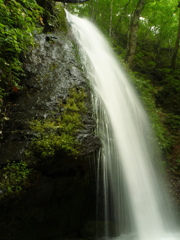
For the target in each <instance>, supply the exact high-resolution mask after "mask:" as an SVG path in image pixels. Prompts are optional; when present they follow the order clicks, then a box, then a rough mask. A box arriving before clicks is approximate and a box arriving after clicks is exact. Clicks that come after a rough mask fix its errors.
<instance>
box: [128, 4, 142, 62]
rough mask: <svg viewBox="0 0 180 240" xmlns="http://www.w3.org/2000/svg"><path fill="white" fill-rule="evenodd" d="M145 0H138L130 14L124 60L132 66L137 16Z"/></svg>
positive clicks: (135, 42) (138, 16)
mask: <svg viewBox="0 0 180 240" xmlns="http://www.w3.org/2000/svg"><path fill="white" fill-rule="evenodd" d="M145 1H146V0H139V1H138V3H137V6H136V8H135V10H134V12H133V14H132V18H131V23H130V28H129V37H128V44H127V54H126V62H127V63H128V64H129V66H130V67H131V66H132V63H133V60H134V56H135V52H136V45H137V33H138V28H139V18H140V16H141V13H142V11H143V8H144V5H145Z"/></svg>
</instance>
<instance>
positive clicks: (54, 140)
mask: <svg viewBox="0 0 180 240" xmlns="http://www.w3.org/2000/svg"><path fill="white" fill-rule="evenodd" d="M85 98H86V94H85V93H84V90H83V89H75V88H73V89H71V90H70V91H69V94H68V98H67V99H66V103H64V104H63V103H60V107H61V108H63V114H62V115H61V116H60V117H58V118H57V117H56V118H49V119H46V120H43V121H42V120H34V121H32V122H31V123H30V126H31V129H32V130H33V131H35V132H36V133H37V136H36V138H35V139H34V140H33V141H32V146H31V154H32V153H33V154H34V155H37V156H39V157H40V158H47V157H53V156H54V155H55V154H57V153H59V152H65V153H66V154H68V155H73V156H75V157H76V156H78V155H80V154H81V144H80V143H79V142H78V141H77V138H76V136H77V133H78V131H79V130H80V129H81V128H83V122H82V114H83V113H85V112H86V107H85V104H84V100H85Z"/></svg>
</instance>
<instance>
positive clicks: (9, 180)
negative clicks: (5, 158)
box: [0, 162, 32, 199]
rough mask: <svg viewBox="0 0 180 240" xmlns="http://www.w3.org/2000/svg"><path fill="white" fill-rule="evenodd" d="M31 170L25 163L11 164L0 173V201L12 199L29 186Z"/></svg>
mask: <svg viewBox="0 0 180 240" xmlns="http://www.w3.org/2000/svg"><path fill="white" fill-rule="evenodd" d="M31 172H32V169H29V168H28V166H27V164H26V163H25V162H11V163H8V164H7V166H5V167H4V168H3V169H2V170H1V172H0V190H1V191H2V193H1V194H0V199H3V198H5V197H9V198H14V197H17V196H18V195H20V193H21V192H22V190H24V189H25V188H26V187H27V186H28V185H29V178H30V175H31Z"/></svg>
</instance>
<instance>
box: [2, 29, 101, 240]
mask: <svg viewBox="0 0 180 240" xmlns="http://www.w3.org/2000/svg"><path fill="white" fill-rule="evenodd" d="M24 69H25V73H26V74H25V78H24V79H23V90H22V91H21V93H20V94H19V93H18V96H17V98H13V99H11V100H10V99H9V104H8V107H7V112H8V114H7V121H5V122H4V125H3V129H2V139H1V146H0V154H1V158H0V166H1V167H3V166H5V165H6V164H7V161H10V162H12V161H16V162H20V161H24V160H25V159H26V151H27V149H28V148H29V146H30V144H31V142H32V141H33V138H34V137H36V134H37V133H36V132H34V131H33V130H32V129H31V127H30V124H29V123H30V122H31V121H34V120H36V119H38V120H46V119H50V118H53V117H54V118H58V117H60V116H61V115H62V113H63V109H62V107H61V106H60V103H65V102H66V99H67V96H68V92H69V89H71V88H76V89H78V88H82V89H84V91H85V93H86V95H87V98H86V100H85V106H86V108H87V111H86V112H85V113H83V114H82V121H83V125H84V126H83V128H82V129H79V131H78V134H77V140H78V141H79V142H80V143H81V146H82V152H81V155H80V156H79V157H74V156H69V155H68V154H66V153H65V152H62V153H61V152H58V153H57V154H56V155H55V156H54V157H51V158H50V159H48V160H46V161H44V159H41V158H38V157H37V156H34V157H32V159H28V161H29V162H28V164H29V167H33V169H34V172H35V173H34V175H33V181H32V183H31V184H30V186H29V187H28V186H27V188H26V189H25V192H24V193H23V194H22V195H21V196H19V198H18V201H17V199H8V200H3V201H1V203H0V211H1V216H0V235H1V237H2V239H3V240H7V239H14V240H19V239H23V240H34V239H36V240H45V239H51V240H53V239H57V238H59V237H62V236H66V235H69V234H71V235H73V236H78V234H79V233H80V232H81V228H82V226H83V224H84V223H85V222H86V221H89V219H94V218H95V184H96V183H95V176H94V174H95V166H94V157H95V155H96V153H97V151H98V149H99V146H100V143H99V140H98V139H97V137H96V136H95V134H94V129H95V125H96V124H95V121H94V119H93V117H92V115H93V113H92V106H91V93H90V89H89V87H88V84H87V79H86V77H85V75H84V73H83V71H82V68H81V64H80V62H79V61H78V60H77V52H76V50H75V44H74V43H73V41H72V39H71V34H67V35H63V34H62V33H61V32H56V33H51V34H44V33H43V34H40V35H37V36H36V46H35V47H34V48H32V49H31V51H30V52H29V54H27V55H26V56H25V57H24ZM30 161H32V163H31V162H30ZM34 161H35V162H37V164H34V163H33V162H34ZM2 193H3V191H2V190H1V189H0V194H1V195H2ZM87 206H88V207H87Z"/></svg>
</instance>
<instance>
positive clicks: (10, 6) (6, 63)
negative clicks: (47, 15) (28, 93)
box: [0, 0, 43, 97]
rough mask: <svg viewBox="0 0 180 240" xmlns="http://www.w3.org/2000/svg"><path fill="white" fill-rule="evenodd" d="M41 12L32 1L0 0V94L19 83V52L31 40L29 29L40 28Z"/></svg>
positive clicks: (29, 43)
mask: <svg viewBox="0 0 180 240" xmlns="http://www.w3.org/2000/svg"><path fill="white" fill-rule="evenodd" d="M42 13H43V9H42V8H41V7H40V6H39V5H38V4H37V3H36V1H24V0H16V1H15V0H11V1H5V0H1V1H0V70H1V73H0V74H1V80H0V97H2V96H1V95H2V93H3V92H7V91H8V90H9V88H10V89H11V87H13V86H18V85H19V82H20V80H19V79H20V78H19V77H20V75H21V74H22V73H23V68H22V63H21V61H20V55H21V54H22V52H24V51H25V50H26V49H27V48H28V47H29V46H30V45H32V44H33V43H34V38H33V32H34V31H35V30H36V32H37V30H40V29H41V30H42V26H41V25H40V19H42V17H41V15H42ZM4 90H5V91H4Z"/></svg>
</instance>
